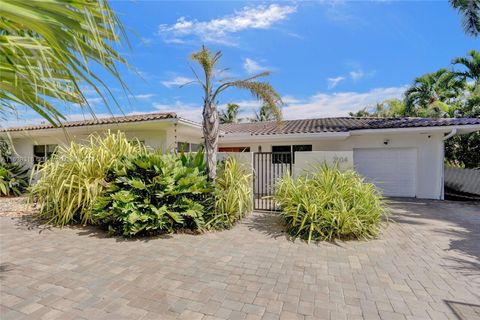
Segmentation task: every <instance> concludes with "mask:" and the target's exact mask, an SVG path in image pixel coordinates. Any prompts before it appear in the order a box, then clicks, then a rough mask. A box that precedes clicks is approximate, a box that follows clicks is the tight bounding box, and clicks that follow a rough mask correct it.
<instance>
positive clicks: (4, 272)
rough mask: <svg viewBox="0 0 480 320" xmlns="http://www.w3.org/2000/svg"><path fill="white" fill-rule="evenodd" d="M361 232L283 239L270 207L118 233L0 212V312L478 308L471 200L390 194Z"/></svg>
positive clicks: (247, 314) (287, 314)
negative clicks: (164, 230) (208, 224)
mask: <svg viewBox="0 0 480 320" xmlns="http://www.w3.org/2000/svg"><path fill="white" fill-rule="evenodd" d="M391 207H392V209H393V211H394V214H393V216H392V219H393V221H392V222H391V223H390V224H389V226H388V228H387V229H386V230H385V232H384V233H383V235H382V236H381V237H380V238H379V239H376V240H372V241H368V242H357V241H350V242H338V243H335V244H333V243H318V244H311V245H307V244H305V243H303V242H301V241H296V242H291V241H288V240H287V239H286V237H285V235H284V234H283V233H282V232H281V225H280V219H279V217H278V216H277V215H275V214H265V213H255V214H253V215H252V216H250V217H249V218H247V219H246V220H245V221H244V222H243V223H241V224H240V225H238V226H236V227H235V228H233V229H232V230H228V231H224V232H217V233H210V234H205V235H199V236H194V235H186V234H179V235H166V236H161V237H158V238H145V239H136V240H125V239H122V238H107V237H105V235H104V233H103V232H102V231H100V230H97V229H95V228H86V227H75V228H63V229H60V228H50V227H45V226H35V225H33V224H31V223H30V222H29V221H28V219H26V218H25V217H11V216H3V217H0V241H1V242H0V245H1V246H0V250H1V251H0V284H1V287H0V319H2V320H8V319H116V320H117V319H205V320H206V319H402V320H406V319H435V320H436V319H480V209H479V208H480V207H479V206H478V205H477V206H475V205H473V204H462V203H454V202H439V201H420V200H416V201H410V202H409V201H406V200H402V201H394V202H393V203H392V204H391Z"/></svg>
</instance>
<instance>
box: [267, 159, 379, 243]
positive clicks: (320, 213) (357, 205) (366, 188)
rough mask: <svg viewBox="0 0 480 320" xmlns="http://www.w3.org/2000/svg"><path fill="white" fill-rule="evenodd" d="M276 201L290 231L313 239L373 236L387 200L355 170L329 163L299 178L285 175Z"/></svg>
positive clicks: (280, 182) (279, 184) (364, 237)
mask: <svg viewBox="0 0 480 320" xmlns="http://www.w3.org/2000/svg"><path fill="white" fill-rule="evenodd" d="M275 200H276V202H277V203H278V204H279V205H280V208H281V210H282V212H281V215H282V217H283V218H284V220H285V222H286V225H287V231H288V233H289V234H290V235H291V236H293V237H300V238H302V239H306V240H307V241H308V242H310V241H311V240H328V241H331V240H333V239H335V238H341V239H351V238H355V239H369V238H373V237H375V236H377V235H378V233H379V232H380V230H381V225H382V218H384V217H386V215H387V211H386V208H385V202H384V200H383V198H382V196H381V193H380V191H379V190H378V189H377V188H376V187H375V186H374V185H373V184H372V183H365V182H364V181H363V179H362V178H361V177H360V176H359V175H358V174H357V173H356V172H354V171H353V170H348V171H343V172H342V171H340V170H339V169H338V167H337V166H334V167H329V166H328V165H327V164H326V163H323V164H322V165H320V166H318V167H316V168H314V169H312V170H311V171H309V172H306V173H305V174H304V175H302V176H300V177H298V178H297V179H294V178H292V177H291V176H290V175H286V176H284V177H283V178H282V179H281V180H280V181H279V183H278V184H277V186H276V193H275Z"/></svg>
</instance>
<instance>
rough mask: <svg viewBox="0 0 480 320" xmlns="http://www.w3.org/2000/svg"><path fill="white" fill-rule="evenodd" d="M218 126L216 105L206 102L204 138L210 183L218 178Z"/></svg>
mask: <svg viewBox="0 0 480 320" xmlns="http://www.w3.org/2000/svg"><path fill="white" fill-rule="evenodd" d="M218 126H219V119H218V111H217V108H216V106H215V104H214V103H212V102H209V101H205V102H204V106H203V137H204V139H205V154H206V158H207V159H206V160H207V171H208V179H209V180H210V181H214V180H215V178H216V176H217V149H218Z"/></svg>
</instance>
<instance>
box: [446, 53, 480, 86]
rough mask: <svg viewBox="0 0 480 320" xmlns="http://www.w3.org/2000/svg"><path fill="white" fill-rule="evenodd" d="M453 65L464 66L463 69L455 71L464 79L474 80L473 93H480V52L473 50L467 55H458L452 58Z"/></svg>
mask: <svg viewBox="0 0 480 320" xmlns="http://www.w3.org/2000/svg"><path fill="white" fill-rule="evenodd" d="M452 64H453V65H460V66H463V67H464V70H463V71H455V72H454V73H455V74H456V75H458V76H459V77H460V78H461V79H463V80H464V81H466V80H472V81H473V86H472V93H473V94H476V95H480V52H479V51H476V50H472V51H470V52H468V53H467V56H466V57H458V58H455V59H453V60H452Z"/></svg>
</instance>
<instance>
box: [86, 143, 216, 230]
mask: <svg viewBox="0 0 480 320" xmlns="http://www.w3.org/2000/svg"><path fill="white" fill-rule="evenodd" d="M203 157H204V155H203V153H202V152H198V153H196V154H189V155H185V154H181V155H180V156H177V155H173V154H164V155H162V154H158V153H151V154H143V155H138V156H137V155H134V156H129V157H126V158H125V159H122V160H120V161H118V162H117V163H116V164H115V165H114V166H113V167H112V169H111V170H110V171H109V173H108V176H107V179H106V180H107V182H108V184H109V186H108V188H107V189H106V192H105V194H104V195H103V196H102V197H99V198H98V200H97V204H96V206H95V212H94V214H93V216H94V218H95V221H97V222H98V223H99V224H100V225H103V226H105V227H108V229H109V231H110V233H112V234H121V235H124V236H134V235H139V234H151V233H155V232H172V231H173V230H176V229H191V230H199V229H202V228H203V227H204V225H205V222H204V217H203V216H204V213H205V211H206V210H207V208H209V207H210V206H211V204H210V203H209V201H210V194H211V192H212V188H211V185H210V184H209V182H208V181H207V173H206V168H205V165H204V161H203Z"/></svg>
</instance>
